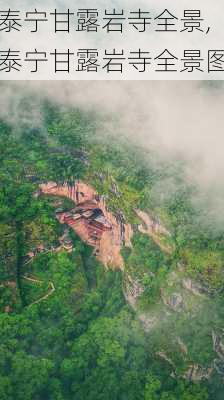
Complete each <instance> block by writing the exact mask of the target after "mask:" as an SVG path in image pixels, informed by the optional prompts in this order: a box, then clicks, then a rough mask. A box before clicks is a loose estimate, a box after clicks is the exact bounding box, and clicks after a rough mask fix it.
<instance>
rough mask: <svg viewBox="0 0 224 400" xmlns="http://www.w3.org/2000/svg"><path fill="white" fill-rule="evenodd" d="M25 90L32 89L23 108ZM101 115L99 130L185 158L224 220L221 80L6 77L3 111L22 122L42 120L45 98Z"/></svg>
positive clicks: (0, 111)
mask: <svg viewBox="0 0 224 400" xmlns="http://www.w3.org/2000/svg"><path fill="white" fill-rule="evenodd" d="M25 94H26V95H27V94H32V95H31V97H30V99H31V100H30V101H29V103H28V104H27V113H24V112H23V113H21V104H22V102H23V98H24V96H25ZM41 97H42V98H43V97H44V98H47V99H50V100H52V101H53V102H57V103H58V104H59V105H61V106H69V107H73V108H79V109H81V110H83V111H84V112H85V111H87V112H94V113H96V114H98V116H99V128H98V134H99V135H102V134H108V135H110V134H113V135H114V134H117V135H119V136H120V135H125V136H126V137H128V139H129V140H130V141H131V142H132V143H133V145H135V144H137V145H138V146H142V148H143V149H144V151H145V150H151V149H152V148H153V149H156V151H157V152H158V154H159V155H160V156H161V157H164V158H166V159H170V160H172V159H173V160H174V159H176V158H177V157H178V158H181V159H183V160H184V161H185V162H186V166H187V167H186V176H187V179H188V180H190V181H191V182H195V183H196V184H197V185H198V186H200V188H201V196H200V199H199V198H198V195H197V196H196V197H195V198H194V199H193V201H194V202H195V204H203V201H205V200H206V203H207V206H208V207H209V210H208V211H209V214H210V215H212V218H215V219H216V220H217V222H219V225H222V223H223V222H224V212H223V195H224V187H223V175H224V157H223V148H224V136H223V122H224V113H223V108H224V107H223V104H224V89H223V86H222V83H221V82H218V84H217V82H216V85H214V84H213V83H212V82H206V83H205V82H204V83H203V82H201V81H196V82H195V81H160V82H159V81H144V82H143V81H141V82H140V81H138V82H136V81H126V82H121V81H107V82H106V81H72V82H71V81H70V82H65V81H63V82H46V81H45V82H41V81H33V82H31V81H23V82H5V83H4V84H3V86H2V90H1V92H0V116H1V117H2V118H4V119H7V120H10V122H11V123H15V124H16V125H18V123H20V122H21V121H23V122H24V121H25V122H27V123H29V124H31V125H34V126H38V125H41V123H42V117H41V112H40V101H41V100H40V98H41Z"/></svg>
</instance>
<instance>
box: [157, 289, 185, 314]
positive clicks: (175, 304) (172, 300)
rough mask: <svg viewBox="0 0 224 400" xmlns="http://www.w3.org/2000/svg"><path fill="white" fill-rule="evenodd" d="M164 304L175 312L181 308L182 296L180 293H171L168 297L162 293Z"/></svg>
mask: <svg viewBox="0 0 224 400" xmlns="http://www.w3.org/2000/svg"><path fill="white" fill-rule="evenodd" d="M162 300H163V302H164V304H165V305H166V306H167V307H169V308H171V309H172V310H173V311H175V312H180V311H182V309H183V298H182V296H181V294H180V293H173V294H172V295H171V296H169V297H165V296H164V295H163V294H162Z"/></svg>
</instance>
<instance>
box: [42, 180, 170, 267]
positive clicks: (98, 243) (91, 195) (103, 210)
mask: <svg viewBox="0 0 224 400" xmlns="http://www.w3.org/2000/svg"><path fill="white" fill-rule="evenodd" d="M111 190H112V191H113V193H114V192H115V193H116V194H118V195H119V190H118V187H117V185H116V183H113V185H112V188H111ZM40 192H41V193H45V194H48V195H54V196H62V197H67V198H69V199H70V200H72V201H73V202H74V203H75V205H76V207H75V208H74V209H73V210H71V211H70V212H67V213H63V212H61V213H60V212H58V213H57V217H58V219H59V221H60V222H61V223H66V224H68V225H69V226H71V227H72V229H74V231H75V232H76V233H77V234H78V235H79V236H80V237H81V239H82V240H83V241H85V242H86V243H88V244H89V245H91V246H94V247H95V254H96V256H97V258H98V259H99V260H100V261H101V262H102V263H103V264H104V265H105V266H106V267H113V268H120V269H123V268H124V261H123V258H122V256H121V253H120V251H121V248H122V247H123V246H126V247H131V246H132V245H131V238H132V236H133V227H132V226H131V225H130V224H128V223H126V222H125V218H124V215H123V214H122V212H121V211H119V210H118V211H117V212H116V215H115V214H113V213H112V212H110V211H109V209H108V207H107V205H106V199H105V196H99V195H98V194H97V192H96V191H95V189H94V188H92V187H91V186H90V185H87V184H86V183H84V182H81V181H76V182H74V184H73V185H70V184H68V183H64V184H60V185H59V184H57V183H55V182H48V183H44V184H41V185H40ZM135 212H136V214H137V215H138V217H139V218H140V219H141V220H142V222H143V224H141V225H139V226H138V230H139V231H140V232H142V233H144V234H147V235H149V236H150V237H152V238H153V240H154V241H155V243H157V244H158V246H160V247H161V249H162V250H163V251H165V252H167V253H170V252H171V251H172V249H171V248H169V247H168V246H165V245H164V244H162V242H161V239H160V237H159V235H169V232H168V231H167V230H166V228H164V227H163V226H162V225H161V224H160V223H159V221H156V220H153V219H152V218H151V217H149V216H148V215H147V214H146V213H145V212H143V211H140V210H135ZM94 213H95V216H94ZM96 214H97V216H96Z"/></svg>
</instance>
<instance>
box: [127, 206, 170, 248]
mask: <svg viewBox="0 0 224 400" xmlns="http://www.w3.org/2000/svg"><path fill="white" fill-rule="evenodd" d="M135 212H136V215H137V216H138V217H139V218H140V219H141V221H142V222H143V223H142V224H141V225H139V226H138V230H139V232H141V233H144V234H146V235H148V236H150V237H151V238H152V239H153V240H154V242H155V243H156V244H157V245H158V246H159V247H160V248H161V250H162V251H164V252H165V253H168V254H171V253H172V251H173V249H172V248H171V246H168V245H165V244H163V243H162V240H161V236H170V233H169V231H168V230H167V229H166V228H165V227H164V226H163V225H161V224H160V221H159V220H158V219H155V218H152V217H150V216H149V215H148V214H147V213H146V212H144V211H141V210H135Z"/></svg>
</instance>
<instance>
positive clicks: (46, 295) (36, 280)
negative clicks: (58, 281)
mask: <svg viewBox="0 0 224 400" xmlns="http://www.w3.org/2000/svg"><path fill="white" fill-rule="evenodd" d="M22 279H25V280H26V281H29V282H33V283H40V284H42V283H44V281H41V280H39V279H36V278H30V277H28V276H26V275H24V276H22ZM49 286H50V290H49V291H48V293H47V294H45V295H44V296H42V297H41V298H40V299H38V300H35V301H33V302H32V303H31V304H29V305H28V307H31V306H32V305H33V304H38V303H40V302H41V301H43V300H46V299H47V298H48V297H49V296H50V295H52V294H53V293H54V291H55V286H54V283H53V282H51V281H50V282H49Z"/></svg>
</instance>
